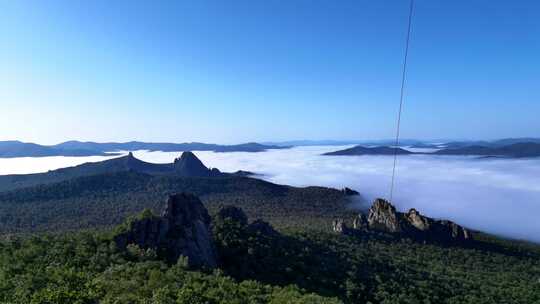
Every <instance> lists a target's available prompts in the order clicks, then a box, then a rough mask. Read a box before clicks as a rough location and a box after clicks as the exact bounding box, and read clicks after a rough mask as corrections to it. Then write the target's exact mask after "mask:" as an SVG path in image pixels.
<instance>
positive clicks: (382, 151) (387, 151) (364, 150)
mask: <svg viewBox="0 0 540 304" xmlns="http://www.w3.org/2000/svg"><path fill="white" fill-rule="evenodd" d="M394 153H397V154H413V152H411V151H407V150H405V149H401V148H392V147H373V148H369V147H363V146H356V147H352V148H348V149H344V150H339V151H335V152H328V153H324V154H323V155H394Z"/></svg>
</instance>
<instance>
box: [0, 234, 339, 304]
mask: <svg viewBox="0 0 540 304" xmlns="http://www.w3.org/2000/svg"><path fill="white" fill-rule="evenodd" d="M0 244H1V245H0V303H14V304H18V303H20V304H29V303H31V304H34V303H35V304H37V303H43V304H45V303H50V304H53V303H54V304H73V303H77V304H93V303H97V302H98V301H99V303H125V304H128V303H129V304H138V303H141V304H143V303H145V304H146V303H190V304H196V303H201V304H203V303H210V304H214V303H215V304H218V303H219V304H221V303H223V304H229V303H299V304H301V303H339V302H338V301H337V300H335V299H329V298H322V297H320V296H316V295H314V294H309V293H306V292H305V291H303V290H301V289H299V288H298V287H295V286H288V287H284V288H281V287H274V286H270V285H266V284H262V283H258V282H255V281H242V282H237V281H235V280H233V279H231V278H229V277H227V276H224V275H223V274H222V273H221V272H220V271H219V270H216V271H214V272H212V273H203V272H196V271H190V270H188V269H187V268H186V263H185V262H184V261H183V259H179V262H178V263H176V264H174V265H168V264H166V263H164V262H163V261H161V260H158V259H157V258H156V255H155V254H152V253H148V252H142V253H141V250H140V249H138V248H136V246H134V248H131V249H130V250H127V251H126V252H119V251H118V250H117V249H116V248H115V246H114V243H113V242H111V241H110V240H108V239H107V238H103V237H102V236H100V235H93V234H88V233H79V234H76V235H68V236H54V237H51V236H44V237H40V238H30V239H27V240H12V241H8V242H3V243H0Z"/></svg>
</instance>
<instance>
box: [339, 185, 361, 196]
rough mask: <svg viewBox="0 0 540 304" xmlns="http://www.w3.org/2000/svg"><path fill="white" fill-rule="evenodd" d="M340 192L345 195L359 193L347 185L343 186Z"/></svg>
mask: <svg viewBox="0 0 540 304" xmlns="http://www.w3.org/2000/svg"><path fill="white" fill-rule="evenodd" d="M341 192H342V193H343V194H345V195H347V196H351V195H359V194H360V193H359V192H358V191H356V190H353V189H351V188H348V187H345V188H343V189H341Z"/></svg>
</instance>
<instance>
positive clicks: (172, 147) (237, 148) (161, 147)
mask: <svg viewBox="0 0 540 304" xmlns="http://www.w3.org/2000/svg"><path fill="white" fill-rule="evenodd" d="M55 147H59V148H63V149H91V150H96V151H102V152H111V151H136V150H149V151H163V152H183V151H214V152H262V151H265V150H268V149H285V148H289V147H280V146H279V147H278V146H273V145H262V144H258V143H253V142H251V143H245V144H238V145H217V144H206V143H199V142H191V143H147V142H139V141H130V142H126V143H115V142H111V143H96V142H80V141H68V142H64V143H61V144H58V145H56V146H55Z"/></svg>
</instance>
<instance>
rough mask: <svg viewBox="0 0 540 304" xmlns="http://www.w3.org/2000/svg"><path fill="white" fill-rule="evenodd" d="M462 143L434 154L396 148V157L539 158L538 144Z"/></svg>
mask: <svg viewBox="0 0 540 304" xmlns="http://www.w3.org/2000/svg"><path fill="white" fill-rule="evenodd" d="M461 144H462V143H455V146H457V147H458V148H445V149H441V150H438V151H435V152H411V151H408V150H405V149H401V148H397V154H398V155H407V154H425V155H464V156H466V155H470V156H493V157H512V158H520V157H539V156H540V143H534V142H529V143H517V144H511V145H506V146H483V145H472V146H471V145H470V146H461ZM394 150H395V149H394V148H392V147H374V148H369V147H362V146H356V147H352V148H349V149H344V150H339V151H335V152H329V153H325V154H323V155H393V154H394Z"/></svg>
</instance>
